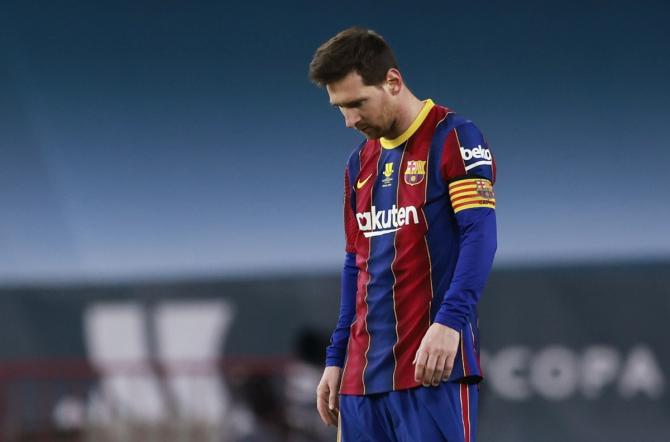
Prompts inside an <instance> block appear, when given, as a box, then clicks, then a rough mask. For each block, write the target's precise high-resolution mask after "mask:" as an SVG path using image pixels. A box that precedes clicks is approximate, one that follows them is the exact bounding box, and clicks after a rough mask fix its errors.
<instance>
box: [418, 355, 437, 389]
mask: <svg viewBox="0 0 670 442" xmlns="http://www.w3.org/2000/svg"><path fill="white" fill-rule="evenodd" d="M436 365H437V356H436V355H435V353H431V354H430V356H428V362H427V363H426V370H425V372H424V374H423V379H422V382H421V383H422V384H423V386H424V387H428V386H430V384H431V383H432V382H433V374H435V366H436Z"/></svg>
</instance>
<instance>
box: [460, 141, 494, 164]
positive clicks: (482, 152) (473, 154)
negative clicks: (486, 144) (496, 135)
mask: <svg viewBox="0 0 670 442" xmlns="http://www.w3.org/2000/svg"><path fill="white" fill-rule="evenodd" d="M461 155H462V156H463V159H464V160H465V161H468V160H471V159H473V158H477V159H482V158H483V159H485V160H488V161H491V159H492V157H491V151H490V150H488V149H484V148H483V147H482V145H481V144H479V145H477V147H473V148H472V149H465V148H463V147H461Z"/></svg>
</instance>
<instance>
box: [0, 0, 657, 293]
mask: <svg viewBox="0 0 670 442" xmlns="http://www.w3.org/2000/svg"><path fill="white" fill-rule="evenodd" d="M138 3H141V4H138ZM668 12H670V11H669V8H668V6H667V3H665V2H641V3H639V4H633V3H631V2H621V1H611V2H610V1H608V2H605V1H590V2H551V3H547V2H541V3H537V2H529V1H528V2H513V4H509V3H502V2H458V3H456V2H450V1H441V2H411V3H408V2H384V3H376V2H347V1H345V2H331V3H330V4H325V3H314V2H304V3H295V2H294V3H292V2H281V3H280V2H277V3H276V4H275V3H274V2H268V3H267V4H265V3H262V2H260V3H259V2H243V3H236V4H229V3H224V2H219V3H215V2H212V3H208V2H178V1H161V2H158V1H156V2H122V1H116V2H109V3H101V2H91V3H86V2H14V3H13V4H12V3H11V2H9V3H7V2H6V3H4V4H3V7H2V10H1V11H0V214H1V215H0V283H5V284H9V283H17V282H18V283H23V282H30V281H54V280H82V279H87V280H97V279H108V278H112V279H117V278H136V277H142V278H144V277H180V276H198V275H238V274H249V273H267V272H285V271H310V270H334V269H336V268H337V267H338V266H339V265H340V263H341V260H342V258H343V233H342V227H341V205H342V195H341V193H342V176H343V170H344V162H345V159H346V157H347V156H348V154H349V152H350V151H351V150H352V149H353V148H354V147H355V146H356V144H357V143H358V141H359V135H358V134H357V133H355V132H353V131H351V130H348V129H346V128H344V124H343V119H342V117H341V115H340V114H339V113H338V112H337V111H336V110H333V109H332V108H331V107H330V106H329V105H328V101H327V96H326V93H325V91H323V90H319V89H317V88H316V87H314V86H313V85H311V84H310V83H309V82H308V80H307V65H308V63H309V61H310V59H311V56H312V53H313V51H314V50H315V49H316V47H317V46H318V45H319V44H320V43H321V42H323V41H324V40H326V39H327V38H329V37H330V36H331V35H333V34H334V33H336V32H337V31H339V30H341V29H343V28H345V27H348V26H350V25H354V24H358V25H364V26H369V27H372V28H373V29H376V30H377V31H378V32H380V33H381V34H382V35H383V36H384V37H385V38H386V39H387V40H388V42H389V43H390V44H391V45H392V47H393V48H394V49H395V52H396V55H397V57H398V59H399V62H400V67H401V71H402V72H403V74H404V77H405V79H406V81H407V83H408V85H409V86H410V88H411V89H412V90H413V91H414V92H415V94H416V95H417V96H419V97H420V98H428V97H430V98H433V99H434V100H435V101H437V102H438V103H441V104H444V105H446V106H449V107H451V108H453V109H455V110H456V111H458V112H459V113H461V114H463V115H466V116H467V117H469V118H471V119H472V120H474V121H475V122H476V123H477V124H478V125H479V126H480V127H481V128H482V130H483V131H484V133H485V134H486V136H487V138H488V140H489V143H490V144H491V146H492V148H493V151H494V153H495V155H496V158H497V161H498V166H499V176H498V179H499V181H498V185H497V186H496V188H497V199H498V210H497V213H498V219H499V232H500V235H499V236H500V240H499V253H498V257H497V261H496V265H503V266H504V265H514V264H517V263H528V262H538V261H541V262H549V263H555V262H567V261H575V260H577V261H585V260H589V261H592V260H611V259H635V258H650V257H651V258H654V257H668V256H669V255H670V235H668V233H667V227H666V226H667V220H668V219H669V218H670V208H669V206H668V192H669V191H670V185H669V184H668V181H667V171H668V164H670V149H669V147H670V135H668V132H667V129H666V128H667V126H668V124H669V123H670V111H668V108H667V103H668V98H670V93H669V92H670V91H669V87H668V80H667V79H668V78H670V56H669V55H670V54H669V52H670V51H669V49H668V48H669V47H670V45H669V43H670V35H669V32H668V27H667V23H666V18H667V16H668Z"/></svg>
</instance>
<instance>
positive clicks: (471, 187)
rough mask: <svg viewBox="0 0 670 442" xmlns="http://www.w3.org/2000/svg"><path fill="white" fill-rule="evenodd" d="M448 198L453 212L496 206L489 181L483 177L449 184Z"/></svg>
mask: <svg viewBox="0 0 670 442" xmlns="http://www.w3.org/2000/svg"><path fill="white" fill-rule="evenodd" d="M449 198H451V207H452V208H453V209H454V213H458V212H460V211H461V210H465V209H472V208H475V207H488V208H491V209H495V208H496V197H495V194H494V193H493V185H492V184H491V181H489V180H487V179H485V178H468V179H464V180H458V181H454V182H452V183H451V184H449Z"/></svg>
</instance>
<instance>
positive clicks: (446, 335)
mask: <svg viewBox="0 0 670 442" xmlns="http://www.w3.org/2000/svg"><path fill="white" fill-rule="evenodd" d="M460 339H461V335H460V333H459V332H457V331H456V330H454V329H453V328H451V327H447V326H446V325H442V324H438V323H437V322H435V323H433V324H432V325H431V326H430V327H429V328H428V331H426V334H425V335H424V337H423V339H422V340H421V345H419V349H418V350H417V352H416V356H414V361H412V364H414V365H415V367H414V380H415V381H417V382H421V384H422V385H423V386H424V387H428V386H430V385H433V386H434V387H437V386H438V385H440V381H446V380H447V379H449V375H450V374H451V369H452V368H453V367H454V359H455V358H456V351H457V350H458V343H459V342H460Z"/></svg>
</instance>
